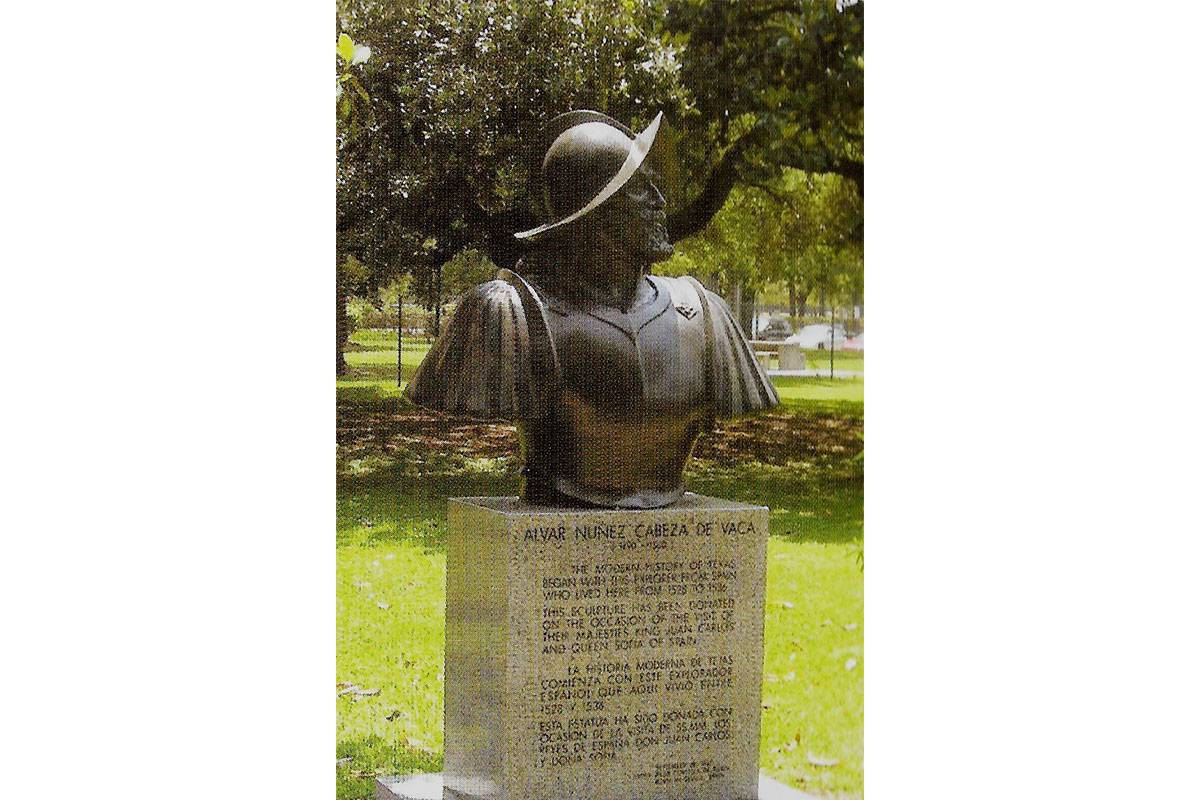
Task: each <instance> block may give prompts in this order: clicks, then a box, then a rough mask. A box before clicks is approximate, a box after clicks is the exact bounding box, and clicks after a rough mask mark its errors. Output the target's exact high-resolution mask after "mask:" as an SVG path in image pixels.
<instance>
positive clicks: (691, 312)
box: [675, 303, 696, 319]
mask: <svg viewBox="0 0 1200 800" xmlns="http://www.w3.org/2000/svg"><path fill="white" fill-rule="evenodd" d="M675 310H676V311H678V312H679V313H680V314H683V318H684V319H691V318H692V317H694V316H696V309H694V308H692V307H691V306H689V305H687V304H685V303H680V304H679V305H677V306H675Z"/></svg>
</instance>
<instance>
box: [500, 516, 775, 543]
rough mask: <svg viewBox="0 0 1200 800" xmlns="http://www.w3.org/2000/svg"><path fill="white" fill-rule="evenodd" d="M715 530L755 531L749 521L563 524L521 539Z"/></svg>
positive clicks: (653, 535)
mask: <svg viewBox="0 0 1200 800" xmlns="http://www.w3.org/2000/svg"><path fill="white" fill-rule="evenodd" d="M717 530H719V531H720V532H721V533H723V534H726V535H732V534H738V535H747V534H753V533H755V532H756V531H755V528H754V523H753V522H751V521H749V520H744V519H742V520H730V521H725V522H719V523H717V522H697V523H695V524H694V525H692V526H689V525H688V524H687V523H686V522H650V523H644V522H639V523H636V524H627V523H620V524H612V525H576V526H574V527H572V528H568V527H567V526H566V525H553V526H538V527H532V528H526V529H525V533H524V535H523V537H522V538H523V540H524V541H526V542H541V543H563V544H565V543H566V542H567V541H576V542H587V541H595V540H599V539H608V540H612V541H622V540H626V541H637V540H644V539H662V538H668V537H672V536H712V535H713V533H714V532H715V531H717Z"/></svg>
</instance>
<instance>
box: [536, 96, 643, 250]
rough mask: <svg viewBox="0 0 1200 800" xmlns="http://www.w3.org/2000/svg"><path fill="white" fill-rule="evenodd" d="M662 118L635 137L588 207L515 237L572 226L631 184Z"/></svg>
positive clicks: (540, 233) (537, 235)
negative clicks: (623, 187) (616, 168)
mask: <svg viewBox="0 0 1200 800" xmlns="http://www.w3.org/2000/svg"><path fill="white" fill-rule="evenodd" d="M662 116H663V115H662V112H661V111H660V112H658V116H656V117H655V118H654V120H653V121H652V122H651V123H650V124H649V125H647V126H646V129H645V130H643V131H642V132H641V133H639V134H638V135H637V136H635V137H633V144H632V145H631V146H630V148H629V155H627V156H626V157H625V163H623V164H622V165H621V168H620V169H619V170H617V174H616V175H613V176H612V179H611V180H609V182H608V183H606V184H604V188H602V189H601V190H600V192H599V194H597V195H596V196H595V197H593V198H592V199H591V200H589V201H588V203H587V205H585V206H584V207H583V208H581V209H579V210H578V211H574V212H572V213H570V214H568V215H567V216H565V217H563V218H562V219H557V220H554V221H553V222H547V223H546V224H544V225H539V226H538V227H536V228H532V229H530V230H527V231H521V232H520V233H514V234H513V236H515V237H516V238H518V239H535V238H537V237H539V236H541V235H542V234H544V233H547V232H549V231H552V230H554V229H555V228H559V227H562V226H563V225H567V224H570V223H572V222H574V221H575V220H577V219H579V218H580V217H582V216H584V215H585V214H588V213H590V212H592V211H593V210H595V209H596V207H597V206H599V205H600V204H601V203H603V202H604V201H605V200H607V199H609V198H610V197H612V196H613V195H614V194H616V193H617V192H619V191H621V187H622V186H624V185H625V184H626V183H628V182H629V179H630V178H632V177H633V174H634V173H635V172H637V171H638V168H640V167H641V166H642V162H643V161H645V160H646V156H647V155H649V154H650V148H651V147H653V146H654V138H655V137H656V136H657V135H658V126H659V124H660V123H661V122H662Z"/></svg>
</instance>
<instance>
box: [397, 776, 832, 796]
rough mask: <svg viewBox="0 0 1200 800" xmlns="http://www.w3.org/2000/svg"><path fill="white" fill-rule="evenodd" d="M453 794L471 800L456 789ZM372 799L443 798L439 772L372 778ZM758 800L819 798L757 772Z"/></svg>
mask: <svg viewBox="0 0 1200 800" xmlns="http://www.w3.org/2000/svg"><path fill="white" fill-rule="evenodd" d="M453 796H454V797H455V798H459V799H460V800H472V798H470V797H467V796H465V795H459V794H457V793H455V794H454V795H453ZM375 800H442V773H440V772H423V773H417V774H415V775H393V776H389V777H386V778H376V779H375ZM758 800H819V798H817V797H816V796H815V795H811V794H805V793H804V792H801V791H799V790H797V789H793V788H791V787H790V786H785V785H784V784H782V783H780V782H779V781H777V780H775V779H774V778H768V777H767V776H766V775H764V774H762V773H759V776H758Z"/></svg>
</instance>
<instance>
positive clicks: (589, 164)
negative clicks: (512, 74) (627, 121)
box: [514, 111, 663, 240]
mask: <svg viewBox="0 0 1200 800" xmlns="http://www.w3.org/2000/svg"><path fill="white" fill-rule="evenodd" d="M662 118H663V115H662V112H661V111H660V112H659V113H658V115H657V116H655V117H654V119H653V121H651V123H650V124H649V125H647V126H646V128H645V130H643V131H642V132H641V133H638V134H634V133H633V131H632V130H630V129H629V128H628V127H626V126H625V125H622V124H621V123H620V122H617V121H616V120H615V119H613V118H612V117H610V116H608V115H607V114H601V113H600V112H599V111H568V112H567V113H565V114H559V115H558V116H557V117H555V118H554V119H552V120H551V121H550V123H549V124H548V125H547V126H546V129H545V131H544V132H543V136H542V139H541V141H543V142H545V143H546V149H545V156H544V157H543V159H542V164H541V171H542V185H543V196H544V198H545V202H546V210H547V216H548V217H549V219H550V221H548V222H546V223H545V224H543V225H539V226H538V227H536V228H532V229H530V230H527V231H521V232H519V233H516V234H514V236H516V238H518V239H531V240H533V239H537V238H539V237H541V236H542V234H545V233H547V232H549V231H552V230H554V229H555V228H559V227H561V226H563V225H567V224H569V223H571V222H574V221H575V220H577V219H579V218H580V217H582V216H584V215H585V214H588V213H590V212H591V211H593V210H594V209H596V208H597V207H598V206H599V205H600V204H601V203H603V202H604V201H605V200H608V199H609V198H610V197H612V196H613V195H614V194H616V193H617V192H619V191H620V190H621V187H622V186H624V185H625V184H626V183H627V182H628V181H629V179H630V178H632V177H633V174H634V173H635V172H637V171H638V169H639V168H640V167H641V166H642V162H644V161H645V160H646V157H647V156H648V155H649V154H650V149H651V147H653V145H654V139H655V137H656V136H657V135H658V128H659V125H660V124H661V122H662Z"/></svg>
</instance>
